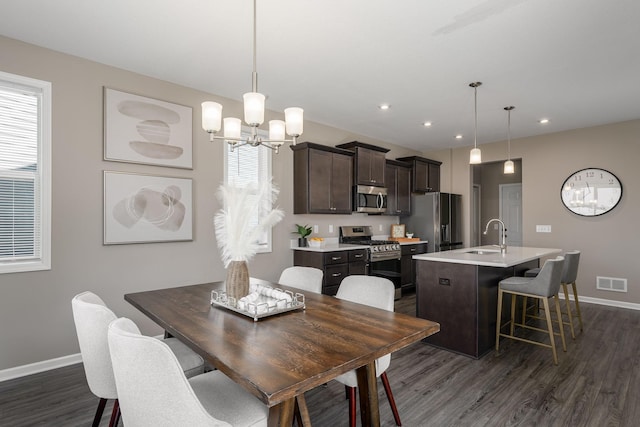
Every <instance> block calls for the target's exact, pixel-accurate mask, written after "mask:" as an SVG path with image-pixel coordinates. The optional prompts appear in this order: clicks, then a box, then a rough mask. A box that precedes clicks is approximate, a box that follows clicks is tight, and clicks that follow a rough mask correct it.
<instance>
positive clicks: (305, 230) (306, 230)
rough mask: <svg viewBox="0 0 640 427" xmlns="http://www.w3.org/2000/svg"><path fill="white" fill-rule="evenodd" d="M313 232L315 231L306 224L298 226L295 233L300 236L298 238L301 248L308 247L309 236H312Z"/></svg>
mask: <svg viewBox="0 0 640 427" xmlns="http://www.w3.org/2000/svg"><path fill="white" fill-rule="evenodd" d="M311 231H313V229H312V228H311V227H309V226H308V225H306V224H305V225H300V224H296V231H294V233H297V234H298V235H299V236H300V237H298V246H300V247H301V248H305V247H307V236H308V235H309V234H311Z"/></svg>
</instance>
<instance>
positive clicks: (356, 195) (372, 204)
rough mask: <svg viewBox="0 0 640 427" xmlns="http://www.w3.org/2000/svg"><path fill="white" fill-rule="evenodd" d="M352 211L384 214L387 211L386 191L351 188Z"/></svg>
mask: <svg viewBox="0 0 640 427" xmlns="http://www.w3.org/2000/svg"><path fill="white" fill-rule="evenodd" d="M353 210H354V211H355V212H365V213H384V212H385V211H386V210H387V189H386V188H384V187H370V186H367V185H355V186H354V187H353Z"/></svg>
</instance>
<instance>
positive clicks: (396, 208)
mask: <svg viewBox="0 0 640 427" xmlns="http://www.w3.org/2000/svg"><path fill="white" fill-rule="evenodd" d="M384 179H385V182H386V183H387V212H386V214H387V215H411V165H410V164H409V163H405V162H398V161H395V160H387V166H386V172H385V178H384Z"/></svg>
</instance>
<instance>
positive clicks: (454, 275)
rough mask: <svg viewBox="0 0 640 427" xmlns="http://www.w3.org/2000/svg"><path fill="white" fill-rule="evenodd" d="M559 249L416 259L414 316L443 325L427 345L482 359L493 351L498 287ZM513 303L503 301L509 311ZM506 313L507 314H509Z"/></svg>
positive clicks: (474, 251)
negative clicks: (505, 280) (502, 281)
mask: <svg viewBox="0 0 640 427" xmlns="http://www.w3.org/2000/svg"><path fill="white" fill-rule="evenodd" d="M560 252H561V251H560V249H551V248H530V247H515V246H514V247H508V248H507V252H506V253H501V252H500V249H499V248H496V247H492V246H481V247H475V248H465V249H456V250H452V251H444V252H433V253H427V254H421V255H414V256H413V259H414V260H416V264H417V267H416V268H417V273H416V315H417V316H418V317H421V318H424V319H429V320H433V321H434V322H438V323H440V333H439V334H436V335H434V336H432V337H429V338H426V339H425V340H424V341H425V342H427V343H429V344H432V345H434V346H437V347H441V348H444V349H447V350H451V351H454V352H456V353H460V354H464V355H467V356H471V357H474V358H479V357H481V356H482V355H484V354H485V353H487V352H488V351H489V350H491V349H492V348H493V347H494V346H495V340H496V314H497V307H498V283H499V282H500V280H502V279H504V278H507V277H511V276H522V275H523V274H524V272H525V271H527V270H528V269H530V268H535V267H539V265H540V259H541V258H546V257H549V256H553V255H556V254H558V253H560ZM507 303H510V302H505V305H506V306H507V307H510V304H507ZM508 312H509V310H508V309H506V308H505V309H504V312H503V313H508Z"/></svg>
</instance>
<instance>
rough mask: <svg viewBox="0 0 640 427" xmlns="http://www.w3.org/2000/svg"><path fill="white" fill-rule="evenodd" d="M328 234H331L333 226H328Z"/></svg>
mask: <svg viewBox="0 0 640 427" xmlns="http://www.w3.org/2000/svg"><path fill="white" fill-rule="evenodd" d="M329 233H333V225H329Z"/></svg>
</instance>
